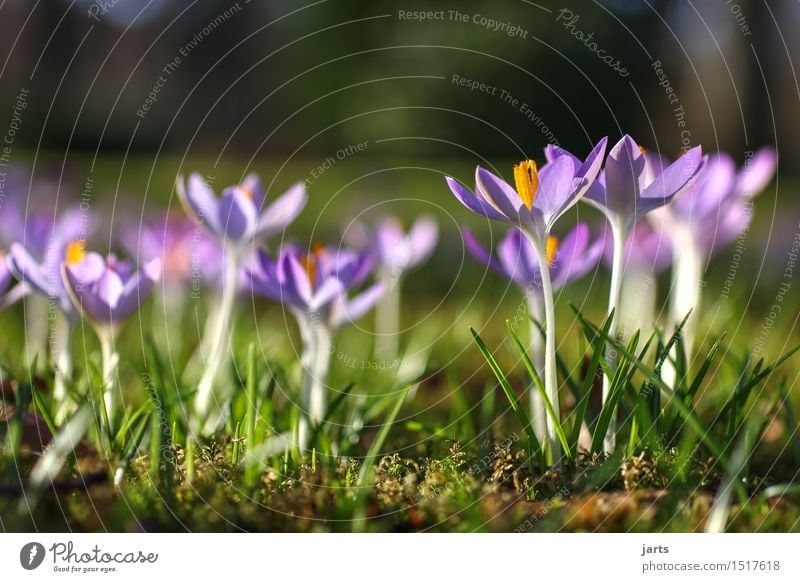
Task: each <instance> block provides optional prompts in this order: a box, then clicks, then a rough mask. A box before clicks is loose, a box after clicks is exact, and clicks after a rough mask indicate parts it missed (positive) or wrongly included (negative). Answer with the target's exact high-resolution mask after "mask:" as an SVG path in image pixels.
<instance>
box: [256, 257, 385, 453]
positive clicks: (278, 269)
mask: <svg viewBox="0 0 800 582" xmlns="http://www.w3.org/2000/svg"><path fill="white" fill-rule="evenodd" d="M373 267H374V261H373V258H372V256H371V254H370V253H368V252H364V253H354V252H352V251H349V250H344V249H341V250H337V249H334V248H326V247H322V246H318V247H315V248H313V249H312V250H311V251H304V250H301V249H300V248H298V247H296V246H286V247H284V248H283V249H282V250H281V252H280V254H279V256H278V260H277V261H275V260H273V259H272V258H271V257H270V256H269V255H268V254H267V253H266V252H264V251H261V252H260V253H259V254H258V256H257V257H255V258H254V259H253V261H252V266H251V268H250V269H248V270H247V271H246V272H247V275H248V277H249V279H250V281H251V284H252V288H253V291H254V292H255V293H257V294H259V295H263V296H264V297H268V298H270V299H274V300H276V301H280V302H282V303H283V304H285V305H287V306H289V307H290V308H291V310H292V312H293V313H294V315H295V317H296V318H297V323H298V325H299V326H300V334H301V336H302V340H303V355H302V358H301V362H302V365H303V369H304V374H303V388H302V391H301V405H302V411H303V414H302V416H301V421H300V425H299V434H298V443H299V446H300V448H306V447H307V445H308V438H309V434H310V428H311V425H312V423H316V422H320V421H321V420H322V419H323V418H325V411H326V408H327V394H326V392H327V390H326V386H325V380H326V377H327V374H328V369H329V367H330V359H331V354H333V353H334V351H335V350H334V348H333V343H332V342H333V336H334V334H335V333H336V331H337V330H338V329H339V328H340V327H341V326H342V325H344V324H345V323H348V322H352V321H355V320H356V319H358V318H359V317H361V316H362V315H364V314H365V313H366V312H367V311H369V310H370V309H371V308H372V307H373V306H374V305H375V303H376V302H377V301H378V299H379V298H380V296H381V294H382V293H383V287H384V285H383V283H382V282H379V283H376V284H373V285H372V286H371V287H368V288H367V290H366V291H362V292H361V293H360V294H358V295H356V296H355V297H353V298H350V297H348V290H350V289H353V288H355V287H357V286H359V285H360V284H361V283H363V281H364V280H365V279H366V277H367V276H368V275H369V273H370V272H371V271H372V269H373ZM283 440H284V441H285V439H283Z"/></svg>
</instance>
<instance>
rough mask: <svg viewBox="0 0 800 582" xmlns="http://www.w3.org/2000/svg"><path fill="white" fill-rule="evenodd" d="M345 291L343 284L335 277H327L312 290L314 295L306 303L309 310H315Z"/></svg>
mask: <svg viewBox="0 0 800 582" xmlns="http://www.w3.org/2000/svg"><path fill="white" fill-rule="evenodd" d="M345 291H346V289H345V286H344V284H342V282H341V281H340V280H339V279H337V278H335V277H329V278H327V279H326V280H325V281H323V282H322V283H321V284H320V286H319V288H317V289H316V290H315V291H314V296H313V297H312V298H311V301H310V302H309V304H308V308H309V309H310V310H311V311H316V310H318V309H320V308H322V307H324V306H325V305H327V304H328V303H330V302H331V301H333V300H334V299H335V298H336V297H338V296H339V295H341V294H342V293H344V292H345Z"/></svg>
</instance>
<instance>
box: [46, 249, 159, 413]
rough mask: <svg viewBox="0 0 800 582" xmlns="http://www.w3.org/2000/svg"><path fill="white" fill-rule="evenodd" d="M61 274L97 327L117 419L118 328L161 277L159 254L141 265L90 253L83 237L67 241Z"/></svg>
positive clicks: (110, 406) (109, 408) (109, 402)
mask: <svg viewBox="0 0 800 582" xmlns="http://www.w3.org/2000/svg"><path fill="white" fill-rule="evenodd" d="M61 276H62V279H63V281H64V286H65V287H66V289H67V292H68V294H69V297H70V299H71V301H72V303H73V305H74V306H75V308H76V309H77V310H78V312H79V313H81V315H83V317H84V319H86V320H87V321H89V322H90V323H91V325H92V326H93V327H94V329H95V332H96V333H97V336H98V338H99V340H100V347H101V350H102V355H103V382H104V383H105V385H104V401H105V407H106V413H107V418H108V421H109V424H110V425H111V426H112V427H113V421H114V385H115V375H116V366H117V361H118V359H119V358H118V356H117V354H116V353H114V340H115V335H116V330H117V329H118V327H119V326H120V325H121V324H122V323H124V322H125V320H127V319H128V318H129V317H130V316H131V315H133V314H134V313H135V312H136V311H138V310H139V307H140V306H141V304H142V302H143V301H144V300H145V299H146V298H147V296H148V295H149V294H150V291H151V290H152V289H153V286H154V285H155V284H156V283H157V282H158V280H159V279H160V277H161V260H160V259H158V258H156V259H152V260H151V261H149V262H148V263H146V264H145V265H144V266H143V267H142V268H141V269H136V267H135V266H134V265H133V263H131V262H130V261H126V260H120V259H118V258H117V257H115V256H114V255H109V256H108V257H106V258H103V257H102V256H101V255H99V254H98V253H93V252H90V253H87V252H86V247H85V243H84V242H83V241H81V240H78V241H74V242H72V243H70V244H68V245H67V247H66V249H65V251H64V263H62V265H61Z"/></svg>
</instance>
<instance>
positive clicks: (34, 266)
mask: <svg viewBox="0 0 800 582" xmlns="http://www.w3.org/2000/svg"><path fill="white" fill-rule="evenodd" d="M66 247H67V243H65V242H62V241H60V240H56V241H52V242H51V243H50V245H49V247H48V248H47V250H46V251H45V253H44V260H43V262H41V263H40V262H39V261H37V259H36V258H34V256H33V255H31V253H29V252H28V250H27V249H26V248H25V247H24V246H22V245H21V244H19V243H14V244H13V245H11V249H10V252H9V255H8V257H7V259H6V260H7V263H8V268H9V269H10V270H11V272H12V273H13V274H14V276H15V277H16V278H17V279H19V280H20V281H21V282H22V283H24V284H25V285H27V286H28V287H29V288H30V289H31V290H32V291H33V292H34V293H38V294H39V295H42V296H43V297H47V298H48V299H50V300H51V301H53V302H55V304H56V305H57V306H58V308H59V309H60V310H61V312H62V313H63V314H64V315H65V316H66V317H67V320H68V321H69V323H70V325H72V324H74V323H75V322H76V321H77V319H78V311H77V309H75V306H74V305H73V304H72V301H71V300H70V297H69V294H68V293H67V289H66V287H65V286H64V281H63V279H62V277H61V266H62V265H63V264H64V251H65V249H66Z"/></svg>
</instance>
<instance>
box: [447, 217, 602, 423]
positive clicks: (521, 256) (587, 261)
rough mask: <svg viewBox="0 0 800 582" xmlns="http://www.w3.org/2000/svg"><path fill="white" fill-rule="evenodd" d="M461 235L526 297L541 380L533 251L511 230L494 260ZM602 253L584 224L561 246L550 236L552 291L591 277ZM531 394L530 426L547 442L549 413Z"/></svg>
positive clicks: (539, 308)
mask: <svg viewBox="0 0 800 582" xmlns="http://www.w3.org/2000/svg"><path fill="white" fill-rule="evenodd" d="M462 235H463V238H464V244H465V245H466V247H467V250H468V251H469V252H470V254H472V256H473V257H475V259H477V261H478V262H479V263H481V264H483V265H486V266H487V267H489V268H491V269H492V270H494V271H495V272H497V273H499V274H500V275H501V276H503V277H506V278H508V279H510V280H511V281H513V282H514V283H515V284H516V285H517V286H518V287H519V288H520V290H521V291H522V292H523V294H524V295H525V298H526V300H527V305H528V311H529V315H530V320H531V326H530V337H531V351H532V352H533V362H534V365H535V366H536V369H537V373H538V374H539V375H540V376H541V375H542V373H543V370H544V357H543V356H544V350H543V349H542V341H541V340H542V338H541V334H540V333H539V329H538V327H537V325H536V323H537V322H540V321H541V319H542V312H541V311H542V299H541V294H542V288H541V274H540V273H539V263H538V261H537V260H536V255H535V253H534V252H533V248H532V247H531V245H530V243H528V241H527V239H526V238H525V237H524V236H523V234H522V233H521V232H520V231H519V230H517V229H511V230H509V231H508V234H506V236H505V238H503V240H502V241H500V244H499V245H498V247H497V257H496V258H495V257H494V256H492V254H491V252H490V251H489V250H487V249H486V248H485V247H484V246H483V245H482V244H481V243H479V242H478V241H477V239H476V238H475V237H474V236H473V234H472V231H471V230H470V229H469V228H464V229H463V230H462ZM602 251H603V241H602V239H599V240H596V241H594V242H591V241H590V235H589V227H587V226H586V225H585V224H582V223H581V224H578V225H577V226H576V227H575V228H574V229H572V230H571V231H570V232H569V233H568V234H567V235H566V236H565V237H564V240H563V242H561V243H560V244H559V241H558V239H557V238H556V237H554V236H552V235H551V236H550V237H549V238H548V239H547V263H548V265H549V271H550V279H551V281H552V286H553V291H556V290H558V289H560V288H561V287H563V286H564V285H566V284H567V283H569V282H570V281H574V280H577V279H579V278H581V277H583V276H584V275H585V274H586V273H588V272H589V271H590V270H591V269H592V268H593V267H594V266H595V265H596V264H597V261H598V259H599V258H600V255H601V253H602ZM529 392H530V399H529V402H530V414H531V422H532V423H533V427H534V430H535V431H536V435H537V437H539V439H544V438H545V437H546V430H547V410H546V408H545V405H544V401H543V400H542V398H541V395H540V394H539V391H538V390H536V388H535V387H531V388H530V390H529Z"/></svg>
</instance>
